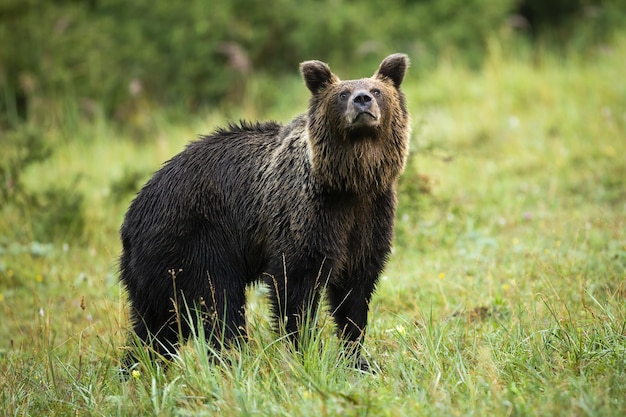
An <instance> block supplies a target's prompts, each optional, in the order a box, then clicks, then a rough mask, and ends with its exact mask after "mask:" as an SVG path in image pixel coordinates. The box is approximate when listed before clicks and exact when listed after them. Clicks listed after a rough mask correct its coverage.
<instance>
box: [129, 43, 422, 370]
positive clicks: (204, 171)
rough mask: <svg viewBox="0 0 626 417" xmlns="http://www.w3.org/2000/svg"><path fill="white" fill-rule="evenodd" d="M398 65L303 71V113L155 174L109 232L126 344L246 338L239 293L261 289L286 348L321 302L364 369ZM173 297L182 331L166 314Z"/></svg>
mask: <svg viewBox="0 0 626 417" xmlns="http://www.w3.org/2000/svg"><path fill="white" fill-rule="evenodd" d="M408 65H409V59H408V57H407V56H406V55H404V54H394V55H390V56H388V57H387V58H385V59H384V60H383V61H382V63H381V64H380V66H379V68H378V70H377V71H376V72H375V73H374V75H373V76H372V77H371V78H362V79H358V80H351V81H341V80H340V79H339V78H338V77H337V76H336V75H334V74H333V73H332V72H331V70H330V68H329V67H328V65H327V64H325V63H323V62H320V61H306V62H303V63H302V64H301V65H300V71H301V73H302V76H303V78H304V81H305V83H306V86H307V87H308V89H309V90H310V91H311V93H312V96H311V99H310V104H309V109H308V113H306V114H303V115H300V116H298V117H296V118H295V119H294V120H293V121H291V123H289V124H287V125H285V126H283V125H281V124H278V123H275V122H266V123H254V124H249V123H241V124H240V125H230V126H229V127H228V128H224V129H220V130H217V131H216V132H214V133H213V134H211V135H209V136H204V137H201V138H200V140H198V141H195V142H192V143H190V144H189V145H188V146H187V147H186V149H185V150H183V151H182V152H181V153H179V154H178V155H176V156H174V157H173V158H172V159H171V160H170V161H169V162H167V163H165V164H164V166H163V167H162V168H161V169H160V170H159V171H157V172H156V173H155V174H154V176H153V177H152V178H151V179H150V180H149V181H148V182H147V184H146V185H145V186H144V187H143V189H142V190H141V191H140V192H139V193H138V195H137V196H136V198H135V199H134V201H133V202H132V203H131V205H130V207H129V209H128V212H127V213H126V217H125V219H124V223H123V225H122V228H121V238H122V244H123V252H122V255H121V259H120V270H121V276H120V279H121V281H122V283H123V284H124V285H125V287H126V289H127V291H128V296H129V299H130V304H131V319H132V321H133V326H134V328H133V330H134V332H135V333H136V335H137V336H138V337H139V339H141V340H142V341H144V342H145V343H151V342H156V343H154V347H155V348H156V349H158V350H161V352H163V353H165V354H168V353H169V354H171V353H172V352H173V350H172V349H173V348H175V346H176V344H177V343H178V342H179V341H181V340H185V339H186V338H187V337H188V336H189V335H190V334H191V332H192V330H193V328H194V327H193V326H196V325H197V324H198V323H202V326H203V327H204V334H205V335H206V337H207V338H210V340H211V342H213V343H214V344H215V345H221V344H223V343H224V342H232V341H233V339H234V338H236V337H239V336H244V337H245V335H246V323H245V311H244V308H245V302H246V300H245V288H246V286H247V285H249V284H252V283H255V282H262V283H265V284H266V285H267V288H268V289H269V293H270V300H271V306H272V311H273V315H274V320H275V322H276V324H277V325H278V327H279V328H282V329H283V330H285V331H286V332H287V334H289V335H292V336H293V339H294V341H296V343H297V340H298V337H297V336H298V330H299V327H300V325H301V324H302V322H303V320H304V319H305V317H306V314H307V313H310V312H311V310H313V309H315V308H317V305H318V302H319V299H320V295H321V294H322V293H324V294H325V295H326V296H327V300H328V304H329V311H330V314H331V315H332V317H333V318H334V321H335V323H336V325H337V331H338V334H339V336H340V337H341V338H343V340H345V341H346V342H347V343H346V345H347V346H348V347H349V349H348V351H349V352H351V353H352V354H354V359H355V364H356V365H357V366H358V367H361V368H363V369H367V367H368V363H367V361H366V360H365V359H364V358H362V357H361V354H360V350H361V349H360V345H361V342H362V340H363V336H364V334H365V328H366V325H367V315H368V308H369V302H370V299H371V297H372V294H373V292H374V289H375V287H376V283H377V281H378V277H379V274H380V272H381V270H382V269H383V266H384V265H385V262H386V260H387V258H388V256H389V252H390V248H391V243H392V238H393V228H394V213H395V208H396V183H397V180H398V177H399V175H400V174H401V172H402V171H403V169H404V165H405V161H406V158H407V152H408V147H409V136H410V117H409V113H408V111H407V108H406V103H405V98H404V95H403V93H402V92H401V91H400V84H401V83H402V81H403V79H404V75H405V72H406V70H407V68H408ZM183 300H184V303H185V304H184V305H185V306H187V307H188V308H189V311H191V312H192V313H191V317H192V319H191V320H180V319H179V317H177V314H175V312H176V311H179V312H180V311H184V309H183V308H181V306H182V305H183V304H182V303H183ZM177 304H178V305H177ZM177 319H179V320H177ZM181 321H182V323H181ZM190 322H191V323H190ZM132 359H133V358H127V360H126V362H125V363H130V360H132Z"/></svg>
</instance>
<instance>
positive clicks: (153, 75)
mask: <svg viewBox="0 0 626 417" xmlns="http://www.w3.org/2000/svg"><path fill="white" fill-rule="evenodd" d="M625 4H626V3H625V2H624V1H623V0H595V1H593V0H551V1H544V0H436V1H435V0H386V1H384V2H381V1H375V0H369V1H346V0H323V1H314V0H302V1H298V2H295V1H291V0H274V1H272V2H270V3H268V2H261V1H250V0H214V1H205V0H187V1H185V2H169V1H153V0H134V1H123V0H47V1H41V0H2V1H1V2H0V45H2V48H0V94H1V101H0V129H2V131H6V130H7V129H12V128H15V126H16V124H19V123H22V122H25V121H32V122H35V123H43V122H45V121H49V120H50V119H51V118H52V119H54V118H55V117H62V113H63V112H64V111H65V110H64V106H65V104H64V103H65V101H66V100H68V99H70V100H75V101H76V102H77V103H78V104H77V105H78V107H79V110H80V115H81V117H94V115H103V116H104V117H106V118H109V119H112V120H115V121H116V122H118V123H119V124H120V125H122V126H123V125H126V124H133V123H137V120H136V119H138V118H140V117H141V113H142V112H143V111H147V110H149V109H150V108H151V107H150V106H166V107H175V108H176V110H177V111H181V110H182V111H184V112H194V111H198V110H199V109H201V108H203V107H205V106H211V107H215V106H229V105H233V104H234V105H240V104H241V102H242V100H244V98H245V97H246V92H247V89H249V88H250V79H251V78H254V77H270V78H271V79H272V80H277V79H279V78H280V77H282V76H284V75H285V74H288V75H292V74H294V73H295V72H296V69H297V64H298V63H299V62H300V61H303V60H306V59H313V58H315V59H320V60H324V61H326V62H331V63H332V65H333V67H334V68H336V69H338V70H345V72H349V73H357V74H359V73H360V71H358V70H357V69H355V68H354V67H355V66H359V67H361V66H362V67H363V68H368V70H369V68H370V67H372V66H373V65H375V64H376V63H378V62H379V61H380V59H381V57H382V56H384V55H386V54H388V53H389V52H395V51H403V52H406V53H408V54H409V55H410V56H411V57H412V59H413V70H412V71H413V72H417V73H420V72H423V71H428V70H429V69H431V68H432V67H433V66H434V65H435V64H436V63H437V62H439V61H440V60H441V59H442V58H444V57H446V56H453V57H455V59H460V60H462V61H463V62H464V63H466V64H467V65H469V66H472V67H479V66H480V65H481V63H482V62H483V57H484V53H485V50H486V45H487V41H488V39H490V38H492V37H497V38H499V39H511V38H513V37H517V38H521V39H524V40H526V41H528V42H530V43H532V44H540V45H544V44H546V43H548V44H550V45H554V46H555V47H556V48H557V49H560V48H562V49H568V48H573V49H581V48H586V47H589V46H590V45H597V44H598V43H601V42H605V41H607V40H608V38H609V37H610V36H611V33H612V30H613V29H615V28H618V27H619V26H620V24H624V22H625V18H624V16H625V13H626V12H625V9H626V7H625ZM277 96H278V97H277ZM259 99H260V100H261V103H259V104H262V105H265V106H267V105H268V104H267V103H272V102H274V101H277V100H280V94H279V93H278V94H277V93H272V92H270V91H261V97H260V98H259ZM59 113H61V115H60V114H59Z"/></svg>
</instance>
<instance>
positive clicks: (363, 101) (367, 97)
mask: <svg viewBox="0 0 626 417" xmlns="http://www.w3.org/2000/svg"><path fill="white" fill-rule="evenodd" d="M373 99H374V97H372V95H371V94H370V93H368V92H366V91H360V92H358V93H356V94H355V95H354V97H353V98H352V102H353V103H354V105H355V106H356V108H357V109H360V110H362V111H366V110H367V109H369V108H370V105H371V104H372V100H373Z"/></svg>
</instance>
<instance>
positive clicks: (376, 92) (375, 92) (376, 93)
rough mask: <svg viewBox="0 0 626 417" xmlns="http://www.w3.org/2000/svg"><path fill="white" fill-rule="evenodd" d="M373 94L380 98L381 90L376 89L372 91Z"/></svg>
mask: <svg viewBox="0 0 626 417" xmlns="http://www.w3.org/2000/svg"><path fill="white" fill-rule="evenodd" d="M372 94H374V95H375V96H376V97H379V96H380V90H379V89H378V88H375V89H373V90H372Z"/></svg>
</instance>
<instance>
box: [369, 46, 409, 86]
mask: <svg viewBox="0 0 626 417" xmlns="http://www.w3.org/2000/svg"><path fill="white" fill-rule="evenodd" d="M409 62H410V61H409V57H408V56H407V55H406V54H393V55H389V56H388V57H387V58H385V59H383V62H381V63H380V67H378V71H376V73H375V74H374V78H381V79H382V78H389V79H390V80H391V81H392V82H393V85H394V86H395V87H396V88H398V87H400V84H402V80H404V74H406V70H407V68H409Z"/></svg>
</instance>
